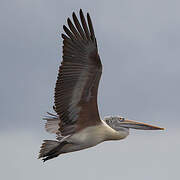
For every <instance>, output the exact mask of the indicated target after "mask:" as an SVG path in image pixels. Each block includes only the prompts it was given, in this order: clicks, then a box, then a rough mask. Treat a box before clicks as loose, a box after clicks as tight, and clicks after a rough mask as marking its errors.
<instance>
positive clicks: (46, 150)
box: [38, 140, 67, 162]
mask: <svg viewBox="0 0 180 180" xmlns="http://www.w3.org/2000/svg"><path fill="white" fill-rule="evenodd" d="M65 144H67V142H66V141H63V142H59V141H52V140H44V142H43V144H42V145H41V150H40V152H39V157H38V158H43V159H42V160H43V161H44V162H45V161H47V160H49V159H52V158H55V157H57V156H59V155H60V154H61V148H62V147H63V146H64V145H65Z"/></svg>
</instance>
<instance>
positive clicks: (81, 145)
mask: <svg viewBox="0 0 180 180" xmlns="http://www.w3.org/2000/svg"><path fill="white" fill-rule="evenodd" d="M128 134H129V131H128V130H125V131H116V130H114V129H112V128H111V127H110V126H108V125H107V124H106V123H105V122H103V121H102V123H101V124H99V125H97V126H90V127H87V128H85V129H83V130H81V131H79V132H78V133H75V134H73V135H72V136H70V137H68V142H72V143H73V144H72V145H71V146H69V147H67V148H66V146H65V147H64V148H63V149H62V151H63V152H70V151H77V150H81V149H85V148H89V147H93V146H96V145H97V144H99V143H101V142H103V141H108V140H120V139H124V138H125V137H126V136H127V135H128ZM74 144H75V145H74Z"/></svg>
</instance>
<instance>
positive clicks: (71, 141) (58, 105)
mask: <svg viewBox="0 0 180 180" xmlns="http://www.w3.org/2000/svg"><path fill="white" fill-rule="evenodd" d="M72 17H73V22H74V23H73V22H72V21H71V20H70V19H69V18H68V20H67V22H68V26H69V28H67V27H66V26H63V28H64V31H65V33H66V34H62V38H63V39H64V40H63V61H62V63H61V65H60V68H59V74H58V78H57V82H56V87H55V96H54V98H55V106H54V110H55V112H56V115H54V114H51V113H48V114H49V115H50V116H48V117H47V118H45V120H47V122H46V125H45V127H46V130H47V132H49V133H54V134H56V135H57V141H53V140H44V143H43V144H42V146H41V150H40V154H39V158H43V160H44V161H46V160H49V159H52V158H55V157H57V156H59V155H60V154H62V153H68V152H72V151H78V150H81V149H85V148H89V147H92V146H96V145H97V144H99V143H101V142H103V141H109V140H120V139H124V138H125V137H127V136H128V134H129V128H134V129H144V130H158V129H163V128H159V127H156V126H151V125H147V124H144V123H139V122H135V121H130V120H127V119H124V118H122V117H119V116H114V117H107V118H105V119H104V120H101V119H100V116H99V111H98V106H97V92H98V86H99V81H100V78H101V74H102V64H101V60H100V57H99V54H98V48H97V42H96V38H95V34H94V29H93V25H92V22H91V18H90V16H89V14H88V13H87V21H86V19H85V17H84V14H83V12H82V10H80V21H81V23H80V22H79V20H78V18H77V17H76V15H75V13H73V16H72Z"/></svg>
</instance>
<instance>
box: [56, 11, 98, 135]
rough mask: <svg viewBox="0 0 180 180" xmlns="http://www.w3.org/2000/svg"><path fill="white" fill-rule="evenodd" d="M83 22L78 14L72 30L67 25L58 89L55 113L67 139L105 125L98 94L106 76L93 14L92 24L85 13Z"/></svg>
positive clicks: (63, 35)
mask: <svg viewBox="0 0 180 180" xmlns="http://www.w3.org/2000/svg"><path fill="white" fill-rule="evenodd" d="M80 19H81V23H82V26H81V25H80V22H79V21H78V19H77V17H76V15H75V13H73V21H74V24H73V23H72V22H71V20H70V19H69V18H68V20H67V22H68V26H69V28H68V27H66V26H63V29H64V31H65V33H66V35H65V34H62V38H63V39H64V40H63V61H62V63H61V66H60V68H59V74H58V78H57V82H56V87H55V111H56V112H57V114H58V115H59V118H60V119H61V122H60V124H59V130H60V132H61V134H62V135H63V136H65V135H68V134H72V133H74V132H77V131H79V130H81V129H83V128H85V127H87V126H92V125H96V124H99V123H101V121H100V118H99V112H98V107H97V91H98V85H99V80H100V77H101V73H102V65H101V61H100V58H99V55H98V50H97V44H96V38H95V35H94V30H93V26H92V22H91V18H90V16H89V14H87V20H88V25H87V23H86V20H85V17H84V15H83V12H82V10H80Z"/></svg>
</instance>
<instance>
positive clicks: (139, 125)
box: [119, 119, 164, 130]
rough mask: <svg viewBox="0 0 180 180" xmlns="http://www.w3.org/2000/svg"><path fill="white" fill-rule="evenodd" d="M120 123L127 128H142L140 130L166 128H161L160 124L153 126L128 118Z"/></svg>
mask: <svg viewBox="0 0 180 180" xmlns="http://www.w3.org/2000/svg"><path fill="white" fill-rule="evenodd" d="M119 125H120V126H121V127H125V128H132V129H140V130H164V128H161V127H158V126H152V125H149V124H145V123H141V122H136V121H133V120H128V119H125V120H124V121H122V122H121V123H120V124H119Z"/></svg>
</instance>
